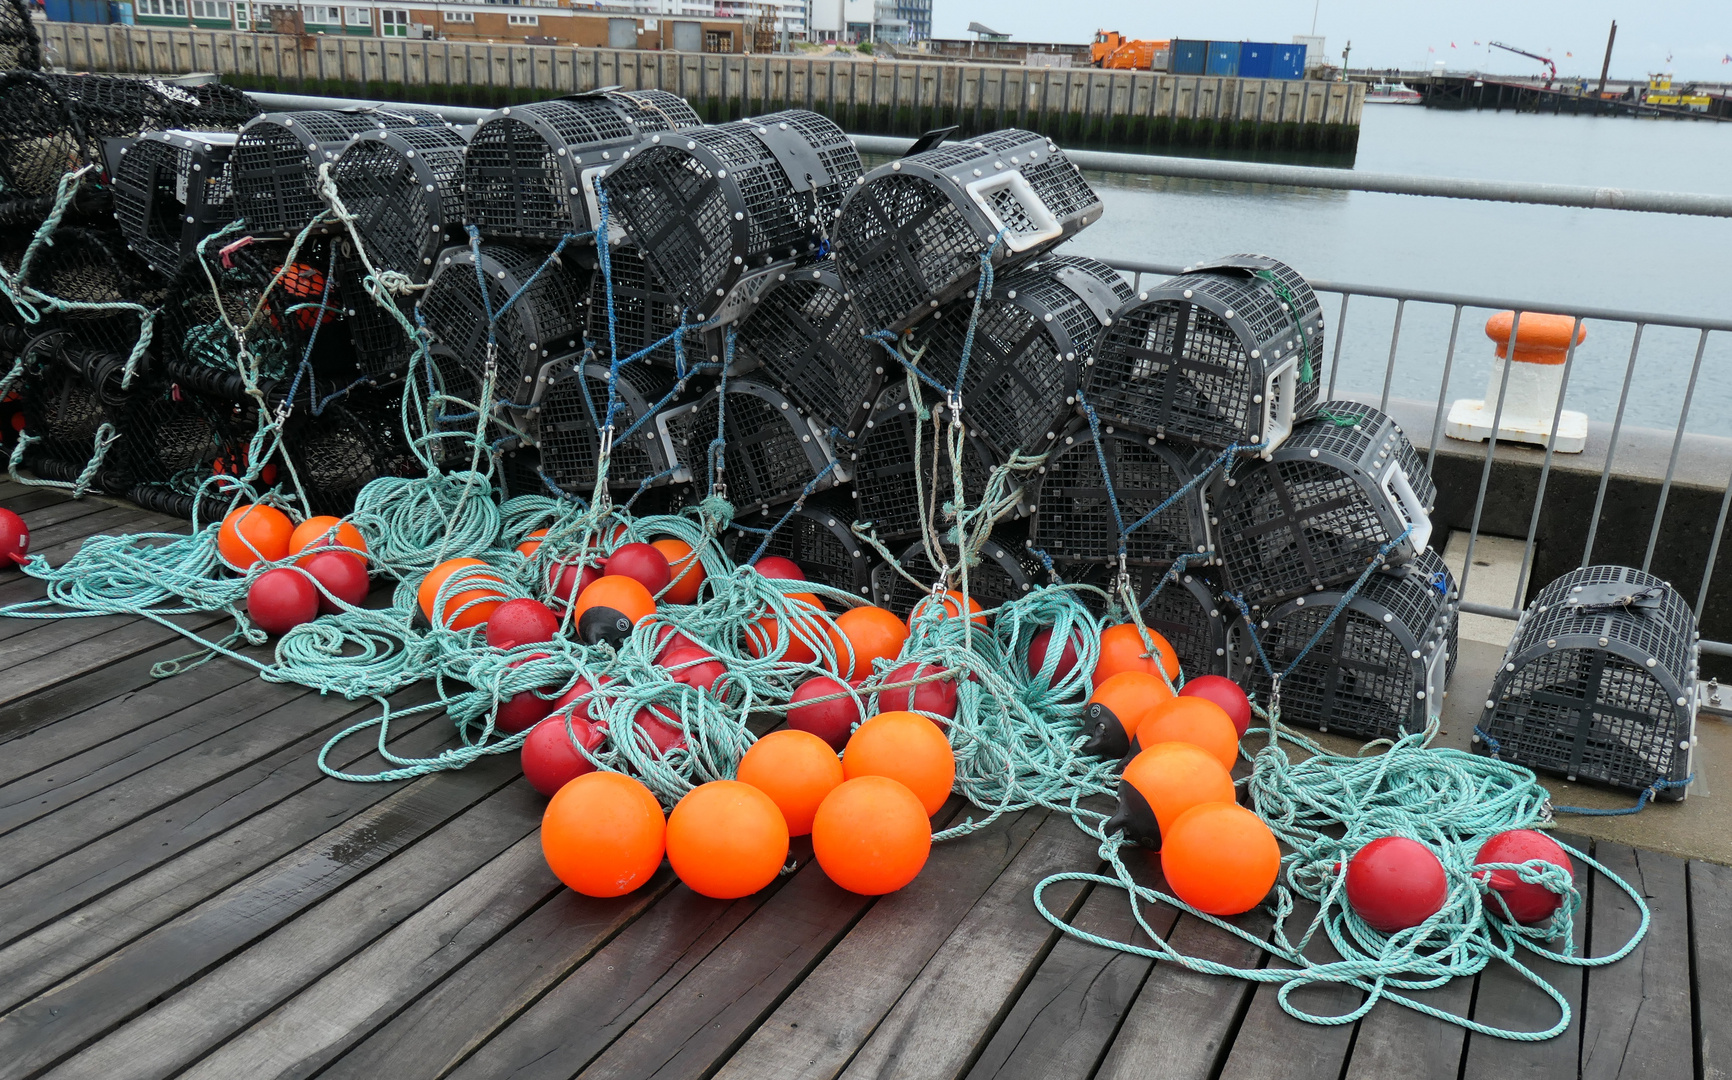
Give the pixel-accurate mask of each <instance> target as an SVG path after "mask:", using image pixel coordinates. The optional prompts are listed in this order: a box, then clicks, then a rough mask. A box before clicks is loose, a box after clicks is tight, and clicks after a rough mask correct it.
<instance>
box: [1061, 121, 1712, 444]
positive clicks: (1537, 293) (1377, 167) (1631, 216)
mask: <svg viewBox="0 0 1732 1080" xmlns="http://www.w3.org/2000/svg"><path fill="white" fill-rule="evenodd" d="M1354 167H1355V168H1357V169H1361V170H1365V171H1372V172H1399V173H1417V174H1421V175H1433V176H1468V177H1486V178H1498V179H1515V180H1530V181H1540V182H1547V183H1562V184H1588V185H1594V186H1609V187H1629V188H1650V189H1666V190H1675V191H1697V192H1725V191H1727V190H1728V187H1729V186H1732V125H1726V124H1710V123H1693V122H1679V121H1654V120H1633V119H1627V118H1601V117H1568V116H1535V115H1518V114H1514V113H1491V112H1443V111H1438V110H1432V109H1422V108H1412V107H1401V106H1370V107H1367V108H1366V110H1365V117H1364V126H1363V130H1362V134H1361V138H1360V143H1359V154H1358V158H1357V161H1356V162H1355V164H1354ZM1092 179H1093V180H1094V181H1095V182H1096V183H1097V184H1098V185H1099V190H1101V191H1102V193H1103V197H1104V199H1105V202H1106V206H1107V214H1106V217H1105V218H1104V219H1103V220H1102V222H1101V223H1100V225H1099V226H1097V227H1095V228H1093V229H1090V230H1088V231H1086V232H1084V233H1083V234H1082V235H1081V236H1080V237H1078V239H1077V240H1076V241H1075V244H1074V245H1073V246H1074V248H1075V249H1076V250H1077V251H1078V253H1081V254H1090V255H1096V256H1100V257H1111V258H1119V259H1139V260H1146V261H1151V262H1160V263H1185V262H1190V261H1193V260H1197V259H1202V258H1207V257H1209V256H1214V255H1224V254H1228V253H1232V252H1247V251H1250V252H1261V253H1266V254H1270V255H1274V256H1276V257H1278V258H1281V259H1283V260H1285V261H1287V262H1289V263H1291V264H1292V265H1293V266H1295V267H1296V268H1298V269H1299V270H1300V271H1301V272H1302V273H1304V274H1306V275H1307V276H1309V277H1314V278H1322V279H1328V280H1333V281H1340V282H1349V283H1358V284H1376V285H1384V286H1395V287H1407V288H1416V289H1431V290H1440V291H1449V292H1458V293H1466V294H1473V295H1479V296H1492V297H1508V298H1509V300H1510V301H1511V302H1512V303H1513V302H1517V301H1528V302H1533V303H1535V304H1536V305H1542V306H1543V305H1544V304H1545V303H1547V302H1551V303H1562V302H1574V303H1579V304H1589V305H1594V306H1598V307H1604V308H1617V309H1620V310H1633V311H1651V312H1661V313H1666V314H1674V315H1687V316H1688V315H1696V316H1708V317H1717V318H1727V317H1732V220H1729V219H1723V218H1702V217H1681V216H1677V215H1666V214H1646V213H1627V212H1623V211H1614V210H1578V209H1569V208H1561V207H1545V206H1526V205H1519V204H1513V203H1481V202H1469V201H1465V200H1459V199H1436V198H1420V197H1415V196H1408V195H1382V194H1374V193H1367V192H1337V191H1316V190H1301V189H1294V188H1276V187H1269V186H1266V185H1252V184H1231V183H1215V182H1207V181H1188V180H1168V179H1164V178H1158V177H1130V176H1119V175H1114V176H1110V177H1109V176H1096V177H1093V178H1092ZM1323 305H1324V311H1325V313H1326V315H1327V316H1328V318H1329V328H1328V333H1329V340H1328V342H1327V347H1328V349H1329V351H1330V352H1333V350H1334V348H1335V340H1334V339H1335V335H1336V333H1337V330H1338V327H1337V325H1336V322H1337V313H1338V309H1339V305H1340V300H1339V298H1337V297H1333V296H1325V297H1323ZM1395 307H1396V305H1395V302H1394V301H1385V300H1372V299H1367V298H1355V299H1354V300H1353V301H1352V303H1351V304H1350V306H1349V312H1348V317H1347V324H1346V331H1345V334H1344V335H1343V336H1342V351H1341V365H1340V372H1339V375H1338V383H1337V387H1338V389H1351V390H1359V391H1367V390H1368V391H1371V392H1373V393H1375V392H1377V391H1378V390H1379V389H1381V387H1382V382H1383V377H1384V371H1385V369H1386V367H1387V365H1388V362H1389V338H1390V329H1391V326H1392V323H1393V319H1394V315H1395ZM1487 314H1489V312H1488V311H1486V310H1483V309H1477V310H1476V309H1468V310H1467V311H1466V312H1464V314H1463V317H1462V330H1461V335H1460V340H1459V344H1458V346H1457V351H1456V362H1455V366H1454V370H1453V373H1452V375H1451V377H1450V385H1449V391H1448V396H1449V397H1450V398H1452V399H1453V398H1458V397H1479V396H1481V394H1482V392H1483V390H1484V386H1485V379H1486V374H1487V372H1488V370H1489V365H1490V358H1491V355H1492V351H1491V350H1492V346H1491V343H1490V342H1489V341H1488V340H1487V339H1486V338H1485V336H1484V333H1483V327H1484V324H1485V318H1486V316H1487ZM1452 315H1453V310H1452V309H1451V308H1449V307H1438V306H1434V305H1426V304H1409V305H1408V306H1407V309H1406V312H1405V313H1404V315H1403V321H1402V329H1401V340H1400V347H1399V350H1398V353H1397V357H1396V362H1395V376H1394V382H1393V385H1392V393H1393V394H1394V395H1395V396H1397V397H1408V398H1420V399H1424V400H1428V401H1429V400H1435V399H1436V397H1437V396H1438V390H1439V381H1440V377H1441V374H1442V368H1443V359H1444V354H1445V351H1446V346H1447V344H1448V338H1449V329H1450V321H1451V317H1452ZM1587 329H1588V338H1587V341H1586V343H1585V344H1584V345H1583V346H1582V347H1581V349H1580V351H1579V354H1578V357H1577V363H1576V366H1575V368H1574V369H1573V371H1572V375H1571V385H1570V388H1569V394H1568V401H1567V403H1566V404H1567V407H1568V408H1572V409H1578V410H1581V411H1584V412H1586V413H1588V415H1589V416H1590V417H1591V418H1593V419H1596V420H1605V421H1610V420H1611V419H1612V415H1613V412H1614V410H1615V409H1616V406H1617V397H1618V392H1619V389H1620V387H1621V386H1622V384H1623V381H1624V375H1625V370H1626V366H1627V364H1628V362H1629V357H1630V345H1631V337H1632V330H1631V328H1630V327H1629V326H1628V325H1620V324H1612V323H1600V322H1595V321H1593V320H1590V321H1589V322H1588V324H1587ZM1697 343H1698V332H1696V331H1691V330H1682V329H1671V328H1662V327H1649V328H1648V329H1646V330H1645V331H1644V333H1643V337H1642V344H1641V352H1640V355H1639V358H1638V360H1637V364H1636V369H1635V378H1634V380H1633V381H1632V390H1631V399H1630V404H1629V408H1628V411H1627V413H1626V421H1627V422H1630V423H1636V424H1641V425H1645V426H1651V427H1660V428H1671V427H1674V426H1675V425H1676V423H1677V419H1678V414H1679V409H1680V407H1681V404H1682V402H1683V399H1684V394H1685V389H1686V386H1687V384H1688V381H1689V376H1690V371H1691V367H1692V364H1693V362H1694V360H1695V355H1696V347H1697ZM1729 416H1732V334H1728V333H1714V334H1710V335H1709V337H1708V342H1707V347H1706V351H1705V353H1704V356H1703V361H1702V366H1701V371H1700V375H1699V378H1698V385H1697V389H1696V394H1695V397H1694V400H1693V403H1692V405H1691V408H1690V416H1689V423H1688V427H1689V429H1690V430H1691V431H1696V432H1702V433H1704V434H1720V435H1729V436H1732V422H1729V421H1728V417H1729Z"/></svg>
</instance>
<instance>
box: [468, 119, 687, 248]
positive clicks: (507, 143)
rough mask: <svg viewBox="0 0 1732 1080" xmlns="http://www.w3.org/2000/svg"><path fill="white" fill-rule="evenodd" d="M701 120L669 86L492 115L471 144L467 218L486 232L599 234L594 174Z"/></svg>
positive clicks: (532, 236)
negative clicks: (648, 140) (650, 139)
mask: <svg viewBox="0 0 1732 1080" xmlns="http://www.w3.org/2000/svg"><path fill="white" fill-rule="evenodd" d="M702 123H703V121H701V120H699V119H698V114H697V113H695V112H693V111H692V107H691V106H690V105H688V104H686V102H685V99H683V98H681V97H679V96H678V95H676V94H670V93H668V92H667V91H665V90H619V89H611V90H598V91H596V92H594V93H588V94H575V95H572V96H570V97H562V98H556V99H554V100H552V101H537V102H533V103H531V104H528V105H513V106H511V107H509V108H505V109H500V110H499V111H497V112H494V113H490V114H488V115H487V116H485V117H483V118H482V120H481V123H480V124H479V125H477V127H476V128H475V134H474V135H473V136H472V137H471V139H470V141H469V154H468V159H467V161H466V163H465V165H464V173H463V189H464V191H463V198H464V203H465V206H466V207H467V215H468V216H467V219H466V220H467V221H468V222H469V223H470V224H472V225H474V226H476V227H477V228H479V229H480V230H481V234H482V235H483V236H488V237H495V236H497V237H515V238H520V239H526V240H558V239H559V238H560V237H562V236H564V235H566V234H568V233H586V232H593V231H594V230H596V229H598V228H600V207H599V206H598V204H597V200H596V192H595V177H596V176H597V175H599V174H601V173H602V172H603V171H605V170H606V169H608V168H610V167H611V166H613V165H616V164H618V163H619V162H620V161H622V160H624V155H625V153H626V152H627V151H629V150H630V149H631V148H632V147H634V146H636V145H637V144H638V143H640V142H642V141H643V138H644V136H646V135H649V134H651V133H653V132H658V131H681V130H684V129H686V128H695V127H700V126H702ZM615 224H617V219H616V221H615ZM609 231H610V232H612V231H614V230H612V229H610V230H609Z"/></svg>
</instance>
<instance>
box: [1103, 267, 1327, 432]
mask: <svg viewBox="0 0 1732 1080" xmlns="http://www.w3.org/2000/svg"><path fill="white" fill-rule="evenodd" d="M1322 378H1323V312H1322V309H1321V308H1319V307H1318V305H1317V296H1316V294H1315V293H1313V292H1312V291H1311V286H1310V285H1308V284H1307V283H1306V281H1305V279H1304V278H1303V277H1300V276H1299V274H1298V273H1297V272H1296V271H1295V270H1294V269H1293V268H1292V267H1290V266H1288V265H1287V264H1286V263H1283V262H1280V261H1278V260H1276V259H1272V258H1269V257H1268V256H1266V255H1234V256H1231V257H1229V258H1226V259H1219V260H1216V261H1214V262H1209V263H1203V264H1201V265H1199V266H1196V267H1193V268H1192V269H1190V270H1188V271H1187V272H1185V273H1184V274H1181V275H1180V276H1178V277H1175V278H1169V279H1168V280H1166V281H1164V282H1162V283H1160V284H1159V285H1157V286H1155V287H1154V288H1152V289H1149V290H1147V291H1145V292H1141V293H1138V294H1137V297H1136V301H1135V302H1134V303H1131V304H1127V305H1126V306H1124V307H1122V308H1120V309H1119V311H1118V313H1117V314H1116V315H1115V316H1114V317H1113V326H1112V328H1111V329H1110V330H1108V331H1107V332H1106V333H1105V334H1103V335H1102V336H1101V342H1100V346H1099V348H1098V349H1096V351H1095V357H1094V362H1093V363H1092V364H1090V365H1088V367H1087V369H1086V371H1085V373H1084V376H1083V392H1084V393H1085V394H1086V395H1087V396H1088V400H1089V402H1090V403H1091V404H1092V405H1093V406H1094V407H1095V409H1096V411H1097V412H1099V414H1100V416H1101V418H1102V419H1110V420H1111V421H1112V422H1113V423H1115V424H1120V425H1122V426H1124V427H1127V428H1131V429H1133V430H1136V431H1143V432H1147V433H1149V434H1151V435H1159V434H1165V435H1170V436H1176V437H1178V438H1181V439H1186V440H1189V441H1191V442H1194V443H1196V444H1198V445H1199V446H1205V447H1208V448H1210V449H1213V450H1225V449H1226V448H1227V447H1229V446H1234V445H1239V446H1254V445H1257V444H1267V445H1266V447H1265V449H1264V451H1263V452H1264V453H1265V454H1267V453H1268V452H1269V451H1271V450H1273V449H1274V448H1275V447H1277V446H1279V445H1281V441H1282V440H1283V439H1285V438H1286V437H1287V434H1288V433H1289V432H1290V431H1292V430H1293V425H1294V424H1295V423H1296V422H1297V421H1299V420H1302V419H1304V418H1305V417H1306V416H1309V415H1310V413H1311V411H1312V409H1313V408H1314V407H1315V406H1316V403H1317V394H1318V387H1319V386H1320V385H1321V384H1322Z"/></svg>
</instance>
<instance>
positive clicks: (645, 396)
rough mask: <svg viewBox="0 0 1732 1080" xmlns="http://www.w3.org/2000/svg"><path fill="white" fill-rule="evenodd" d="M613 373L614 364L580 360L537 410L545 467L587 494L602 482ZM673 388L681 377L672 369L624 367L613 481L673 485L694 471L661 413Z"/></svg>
mask: <svg viewBox="0 0 1732 1080" xmlns="http://www.w3.org/2000/svg"><path fill="white" fill-rule="evenodd" d="M607 372H608V365H607V364H601V363H596V364H588V365H580V364H578V363H576V362H573V363H572V364H571V365H570V366H569V367H565V368H564V369H563V370H561V371H559V372H558V373H557V374H556V375H554V377H553V379H552V380H551V382H549V384H548V387H547V392H546V393H545V394H543V395H542V398H541V401H540V402H539V403H538V404H537V405H536V407H535V408H534V410H532V415H533V416H534V417H535V419H536V426H537V431H538V435H537V439H536V444H537V445H538V446H539V447H540V449H541V470H542V472H543V473H545V474H546V475H547V476H548V477H549V478H550V479H551V480H552V481H553V482H554V483H555V484H556V485H558V486H559V488H560V489H561V490H563V491H567V492H570V493H571V494H573V495H580V496H582V497H584V498H586V499H587V498H588V497H589V496H590V494H591V493H592V492H593V491H594V489H595V481H596V469H597V463H598V461H599V455H600V451H601V434H600V433H601V429H602V427H603V426H604V425H605V424H606V423H607V412H608V401H607V396H608V395H607ZM673 389H674V378H673V376H672V375H671V374H669V373H668V372H665V371H661V370H658V369H656V368H650V367H645V366H644V365H642V364H629V365H626V366H624V367H622V368H620V371H619V377H618V378H617V379H615V380H614V398H615V401H616V402H617V404H618V410H617V411H616V412H615V414H614V417H613V427H614V440H613V447H612V450H611V453H610V455H609V458H608V470H607V481H608V486H610V487H625V488H636V487H638V486H639V485H641V484H644V483H645V482H653V483H655V484H670V483H673V482H675V480H676V479H685V478H686V473H685V471H684V469H683V468H682V467H681V466H680V463H679V461H678V459H677V458H675V456H674V453H673V448H672V447H671V446H669V445H668V443H667V441H666V439H667V433H666V432H665V431H663V430H662V428H661V426H660V425H658V424H656V422H655V420H654V419H653V414H654V413H655V412H656V410H657V408H658V407H663V406H664V402H665V401H666V399H667V397H668V395H669V394H670V393H671V392H672V391H673ZM634 428H635V430H632V429H634Z"/></svg>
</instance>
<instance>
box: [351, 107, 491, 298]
mask: <svg viewBox="0 0 1732 1080" xmlns="http://www.w3.org/2000/svg"><path fill="white" fill-rule="evenodd" d="M464 146H465V143H464V139H463V136H462V134H461V133H460V132H459V131H457V130H454V129H452V128H446V127H431V126H427V127H399V128H378V129H375V130H373V131H366V132H363V133H361V134H360V135H359V136H357V137H356V138H355V140H354V141H353V142H351V143H350V144H349V146H348V148H347V149H345V150H344V151H343V152H342V153H341V154H339V155H337V160H336V162H335V163H334V164H333V165H332V166H331V178H332V179H333V180H334V181H335V182H336V187H337V194H338V196H339V197H341V198H342V200H343V205H344V206H345V207H347V208H348V211H349V213H351V214H353V215H354V216H355V219H356V220H355V232H356V233H358V234H359V235H360V238H361V243H362V244H363V245H364V246H365V248H366V252H367V257H368V259H370V260H371V261H372V264H373V268H374V269H375V270H395V271H397V272H398V273H400V274H406V275H408V277H409V278H410V280H412V281H414V282H417V283H420V282H423V281H426V280H427V279H428V277H430V276H432V273H433V260H434V259H435V258H436V257H437V256H438V254H439V252H440V251H441V250H442V249H443V248H444V247H445V246H446V245H447V244H450V243H453V242H456V241H458V240H460V239H461V238H462V234H463V192H462V189H461V185H462V179H463V149H464Z"/></svg>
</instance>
